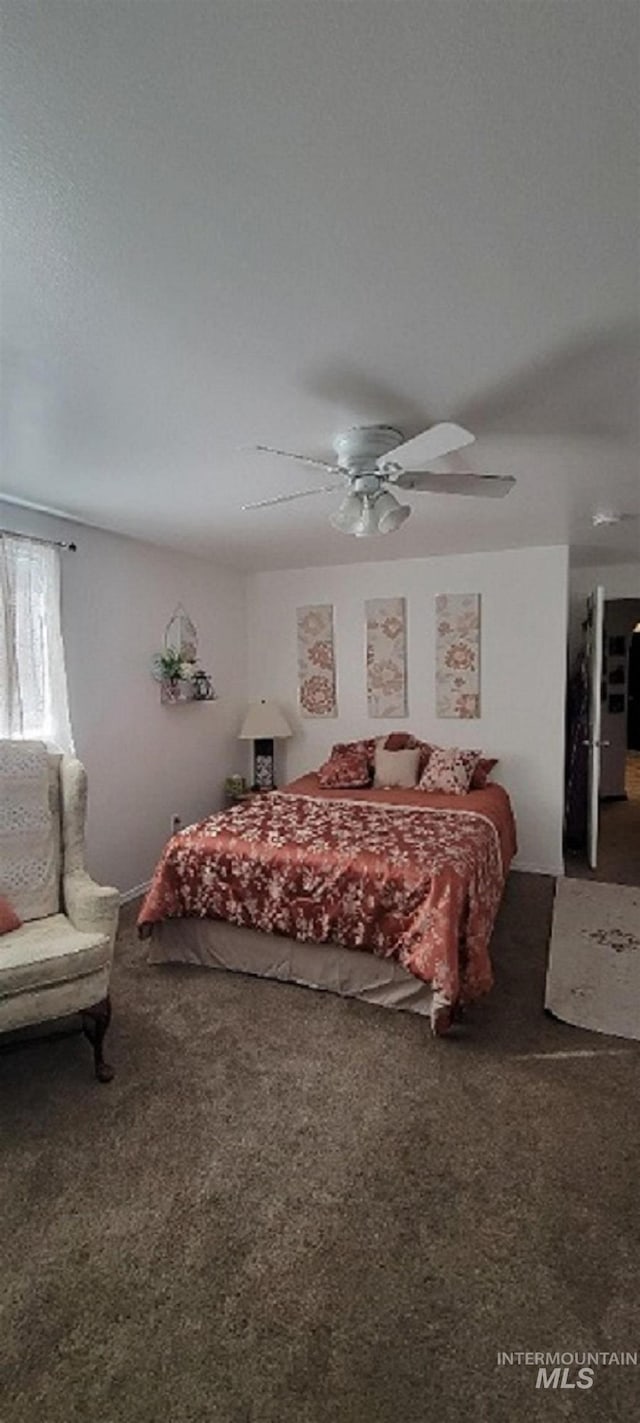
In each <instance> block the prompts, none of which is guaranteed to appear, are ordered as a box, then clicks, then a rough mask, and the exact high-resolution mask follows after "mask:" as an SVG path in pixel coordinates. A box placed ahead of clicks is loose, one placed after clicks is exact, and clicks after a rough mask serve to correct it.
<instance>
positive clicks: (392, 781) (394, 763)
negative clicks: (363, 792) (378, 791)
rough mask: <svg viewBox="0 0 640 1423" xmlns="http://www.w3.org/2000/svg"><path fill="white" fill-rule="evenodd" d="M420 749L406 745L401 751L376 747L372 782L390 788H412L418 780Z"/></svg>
mask: <svg viewBox="0 0 640 1423" xmlns="http://www.w3.org/2000/svg"><path fill="white" fill-rule="evenodd" d="M419 763H420V750H419V748H418V747H417V746H413V747H412V746H407V747H405V749H404V750H402V751H387V750H386V748H385V747H384V746H378V747H376V763H375V773H374V777H373V784H374V786H377V787H384V788H385V789H391V788H392V787H394V786H398V787H400V789H402V790H410V789H412V788H413V787H414V786H415V785H416V784H417V781H418V768H419Z"/></svg>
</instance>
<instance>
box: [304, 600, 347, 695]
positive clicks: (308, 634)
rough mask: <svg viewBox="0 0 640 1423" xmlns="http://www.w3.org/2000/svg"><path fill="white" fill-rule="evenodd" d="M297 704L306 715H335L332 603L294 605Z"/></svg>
mask: <svg viewBox="0 0 640 1423" xmlns="http://www.w3.org/2000/svg"><path fill="white" fill-rule="evenodd" d="M297 624H298V704H299V707H300V715H301V716H306V717H324V716H336V715H337V711H338V708H337V705H336V663H335V652H334V646H333V606H332V604H331V603H315V604H313V605H312V606H310V607H306V608H298V611H297Z"/></svg>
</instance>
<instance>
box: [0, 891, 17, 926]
mask: <svg viewBox="0 0 640 1423" xmlns="http://www.w3.org/2000/svg"><path fill="white" fill-rule="evenodd" d="M21 923H22V920H21V919H19V918H18V915H17V914H16V911H15V909H12V908H11V905H10V903H9V900H8V899H3V898H2V895H0V934H10V933H11V930H12V929H19V928H20V925H21Z"/></svg>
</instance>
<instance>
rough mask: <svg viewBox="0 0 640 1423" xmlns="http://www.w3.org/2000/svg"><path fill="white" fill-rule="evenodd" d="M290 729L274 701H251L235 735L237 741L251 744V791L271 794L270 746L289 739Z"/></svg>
mask: <svg viewBox="0 0 640 1423" xmlns="http://www.w3.org/2000/svg"><path fill="white" fill-rule="evenodd" d="M291 734H292V732H291V727H290V726H289V723H288V721H287V719H286V717H284V716H283V714H282V712H281V711H280V708H279V707H278V706H276V704H275V702H267V701H260V702H252V703H251V706H250V707H249V709H248V711H247V714H246V716H245V719H244V721H243V723H242V727H241V730H240V733H239V738H238V739H239V740H240V741H253V788H254V790H257V791H272V790H273V788H274V785H275V781H274V774H273V743H274V741H275V740H276V739H279V738H280V737H285V736H291Z"/></svg>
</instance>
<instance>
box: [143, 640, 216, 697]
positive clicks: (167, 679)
mask: <svg viewBox="0 0 640 1423" xmlns="http://www.w3.org/2000/svg"><path fill="white" fill-rule="evenodd" d="M151 670H152V673H153V676H154V677H155V680H156V682H159V683H160V686H161V689H162V691H161V696H162V700H163V701H164V702H212V701H215V700H216V694H215V692H214V690H213V687H212V685H211V678H210V676H209V674H208V672H205V671H204V669H203V668H202V667H199V666H198V664H197V663H196V662H191V661H189V660H188V659H187V658H185V657H183V656H182V654H181V653H180V652H178V651H177V650H176V648H174V647H165V649H164V651H163V652H157V653H156V655H155V657H154V658H153V661H152V664H151Z"/></svg>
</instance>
